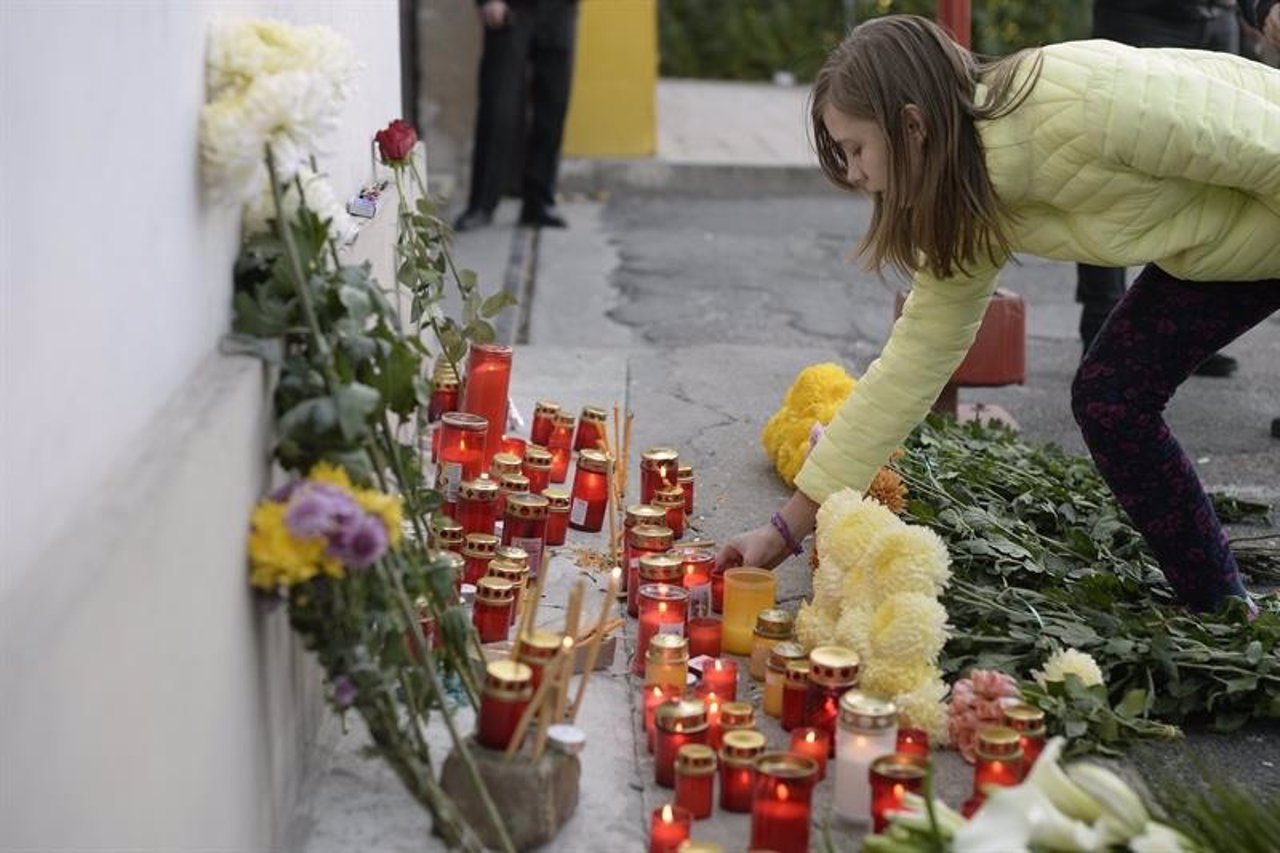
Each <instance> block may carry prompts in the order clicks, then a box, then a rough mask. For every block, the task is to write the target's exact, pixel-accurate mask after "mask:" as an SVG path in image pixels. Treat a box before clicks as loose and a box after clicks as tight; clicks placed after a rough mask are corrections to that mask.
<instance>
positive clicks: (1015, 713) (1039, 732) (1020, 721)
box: [1004, 702, 1045, 776]
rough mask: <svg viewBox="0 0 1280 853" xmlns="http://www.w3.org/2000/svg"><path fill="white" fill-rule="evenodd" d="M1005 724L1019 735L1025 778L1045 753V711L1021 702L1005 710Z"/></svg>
mask: <svg viewBox="0 0 1280 853" xmlns="http://www.w3.org/2000/svg"><path fill="white" fill-rule="evenodd" d="M1004 724H1005V725H1006V726H1008V727H1009V728H1011V729H1013V730H1014V731H1015V732H1017V733H1018V744H1019V746H1021V747H1022V766H1023V775H1024V776H1025V775H1026V774H1027V773H1028V772H1030V770H1031V768H1032V767H1034V766H1035V763H1036V759H1037V758H1039V757H1040V753H1041V752H1042V751H1044V737H1045V730H1044V711H1041V710H1040V709H1039V708H1037V707H1035V706H1034V705H1027V704H1025V703H1023V702H1019V703H1018V704H1016V705H1010V706H1008V707H1006V708H1005V709H1004Z"/></svg>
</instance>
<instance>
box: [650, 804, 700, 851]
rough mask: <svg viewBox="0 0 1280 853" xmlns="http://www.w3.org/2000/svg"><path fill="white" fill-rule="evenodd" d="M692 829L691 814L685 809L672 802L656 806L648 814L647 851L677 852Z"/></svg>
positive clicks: (687, 838)
mask: <svg viewBox="0 0 1280 853" xmlns="http://www.w3.org/2000/svg"><path fill="white" fill-rule="evenodd" d="M692 829H693V815H691V814H690V813H689V811H688V810H687V809H682V808H680V806H678V805H674V804H672V803H667V804H665V805H661V806H658V807H657V808H655V809H654V810H653V814H651V815H650V816H649V853H679V851H680V845H681V844H683V843H684V842H686V841H688V840H689V833H690V831H692Z"/></svg>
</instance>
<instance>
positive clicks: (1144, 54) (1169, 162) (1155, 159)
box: [1086, 50, 1280, 209]
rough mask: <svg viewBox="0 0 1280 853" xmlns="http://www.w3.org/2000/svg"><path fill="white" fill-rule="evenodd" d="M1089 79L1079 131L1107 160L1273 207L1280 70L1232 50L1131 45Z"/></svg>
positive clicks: (1279, 155)
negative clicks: (1131, 49) (1227, 53)
mask: <svg viewBox="0 0 1280 853" xmlns="http://www.w3.org/2000/svg"><path fill="white" fill-rule="evenodd" d="M1108 72H1109V73H1108ZM1093 84H1094V85H1092V86H1091V87H1090V89H1091V92H1092V93H1093V94H1092V96H1091V98H1090V101H1089V103H1088V105H1087V107H1086V117H1087V121H1086V127H1087V130H1086V132H1087V133H1092V134H1098V135H1099V136H1098V137H1097V138H1096V142H1097V145H1098V149H1099V150H1100V152H1101V155H1102V156H1103V157H1104V158H1105V159H1109V160H1113V161H1115V162H1118V163H1121V164H1122V165H1124V166H1126V167H1128V168H1131V169H1135V170H1137V171H1139V172H1142V173H1145V174H1148V175H1152V176H1154V177H1160V178H1182V179H1186V180H1190V181H1195V182H1197V183H1201V184H1208V185H1211V186H1222V187H1230V188H1232V189H1237V190H1240V191H1242V192H1245V193H1248V194H1249V195H1252V196H1255V197H1258V198H1260V199H1262V200H1263V201H1264V203H1267V204H1268V205H1270V206H1272V207H1274V208H1275V209H1280V71H1277V70H1276V69H1273V68H1269V67H1267V66H1265V65H1262V64H1261V63H1256V62H1249V61H1248V60H1245V59H1240V58H1238V57H1234V56H1218V55H1216V54H1214V55H1211V56H1207V55H1205V54H1202V53H1199V52H1195V51H1178V50H1153V51H1140V52H1139V51H1135V52H1131V53H1129V54H1128V55H1127V56H1126V58H1123V59H1121V58H1119V57H1117V58H1116V59H1114V60H1113V61H1112V62H1110V63H1103V64H1102V65H1101V66H1100V67H1099V68H1098V69H1096V70H1095V72H1094V77H1093Z"/></svg>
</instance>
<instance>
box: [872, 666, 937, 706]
mask: <svg viewBox="0 0 1280 853" xmlns="http://www.w3.org/2000/svg"><path fill="white" fill-rule="evenodd" d="M941 678H942V673H940V672H939V671H938V668H937V667H936V666H930V665H928V664H924V663H918V664H914V665H912V666H899V665H897V664H892V663H889V662H888V661H884V660H879V659H872V660H869V661H863V662H862V672H861V673H860V675H859V678H858V686H859V687H860V688H861V689H862V690H865V691H867V692H868V693H874V694H875V695H877V696H884V697H886V698H889V699H897V697H898V696H901V695H903V694H904V693H910V692H912V691H913V690H919V689H920V688H921V687H923V686H924V685H926V684H928V683H929V682H930V681H933V680H935V679H941Z"/></svg>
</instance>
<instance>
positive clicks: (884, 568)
mask: <svg viewBox="0 0 1280 853" xmlns="http://www.w3.org/2000/svg"><path fill="white" fill-rule="evenodd" d="M949 562H950V560H949V557H948V555H947V546H946V543H944V542H943V541H942V537H940V536H939V535H938V534H936V533H934V532H933V531H932V530H930V529H929V528H927V527H921V526H919V525H914V524H907V525H903V526H902V527H898V528H894V529H892V530H886V531H884V532H883V533H881V534H880V535H879V536H877V537H876V538H875V541H873V542H872V543H871V545H870V546H869V547H868V548H867V557H866V564H867V583H868V586H869V588H870V594H871V596H872V597H873V598H874V600H876V601H880V600H883V599H885V598H888V597H889V596H891V595H895V594H897V593H901V592H918V593H920V594H922V595H929V596H936V595H938V593H939V592H941V591H942V590H943V589H945V588H946V586H947V583H948V582H949V581H950V580H951V570H950V568H948V564H949Z"/></svg>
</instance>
